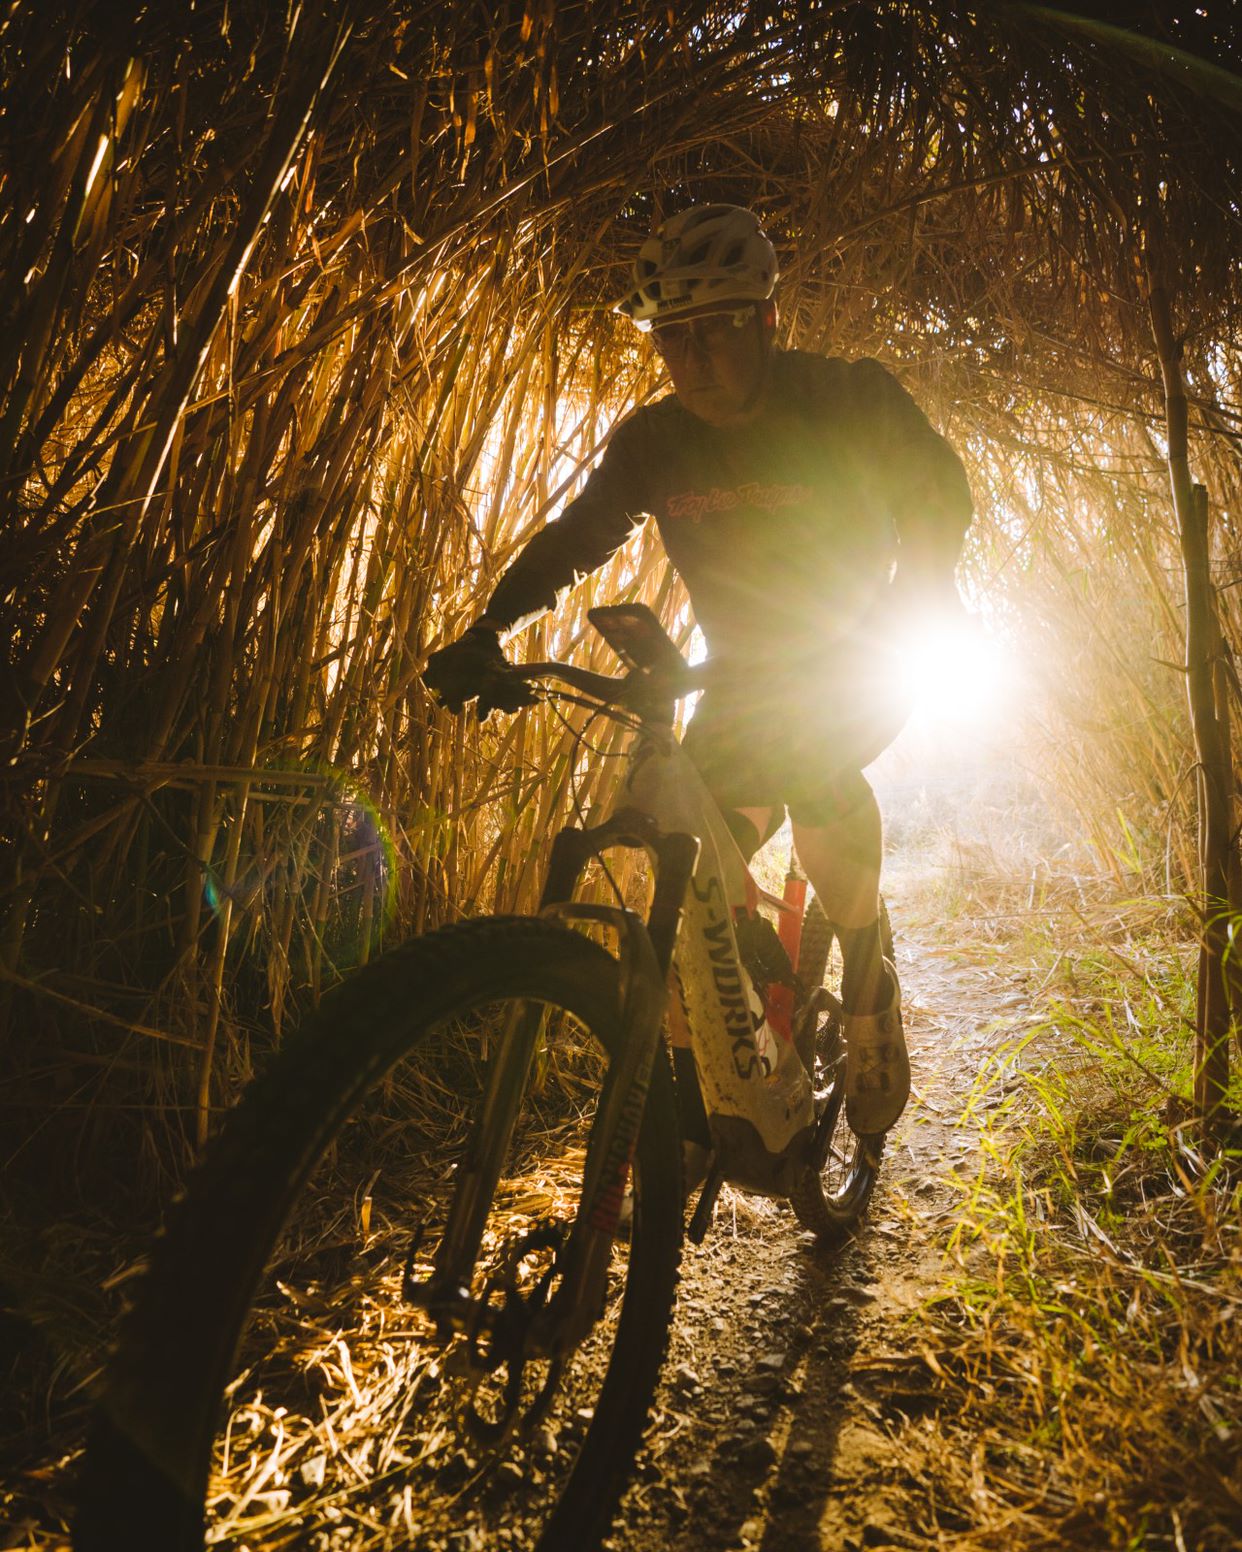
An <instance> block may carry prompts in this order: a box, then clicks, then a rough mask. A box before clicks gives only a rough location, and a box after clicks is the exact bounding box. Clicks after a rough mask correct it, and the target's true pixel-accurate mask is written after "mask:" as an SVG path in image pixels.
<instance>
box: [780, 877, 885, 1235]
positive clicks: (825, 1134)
mask: <svg viewBox="0 0 1242 1552" xmlns="http://www.w3.org/2000/svg"><path fill="white" fill-rule="evenodd" d="M834 937H835V933H834V931H833V928H832V923H831V922H830V921H829V920H828V918H827V916H826V915H825V914H824V909H823V907H822V906H821V905H820V903H819V901H818V900H817V899H812V901H811V903H810V905H809V906H808V907H807V914H806V922H805V924H804V926H803V933H802V947H801V951H800V953H799V955H798V974H799V979H800V980H801V981H802V984H803V987H804V988H805V991H806V1001H805V1003H804V1006H803V1007H802V1009H801V1011H800V1014H799V1018H798V1024H797V1027H796V1030H795V1038H796V1040H797V1045H798V1050H799V1052H800V1053H801V1055H802V1058H803V1061H804V1062H806V1063H807V1066H808V1068H809V1070H810V1072H811V1082H812V1087H813V1089H814V1093H815V1113H816V1138H817V1148H816V1156H815V1158H814V1160H813V1162H812V1164H811V1165H810V1166H809V1167H808V1168H807V1169H806V1170H805V1172H804V1173H803V1175H802V1176H801V1178H800V1179H799V1181H798V1182H797V1185H796V1187H795V1188H794V1190H793V1191H792V1192H791V1193H790V1199H789V1200H790V1206H791V1207H792V1208H793V1211H794V1216H795V1217H796V1218H797V1220H798V1222H799V1223H800V1224H802V1226H803V1228H806V1229H810V1230H811V1232H812V1233H814V1234H816V1235H818V1236H819V1238H820V1240H821V1241H822V1242H823V1243H825V1244H829V1245H831V1244H837V1243H840V1242H841V1241H842V1240H844V1239H847V1238H848V1237H849V1235H850V1234H851V1232H852V1231H853V1229H854V1228H855V1226H856V1225H857V1223H858V1221H859V1219H860V1218H861V1217H862V1215H863V1213H864V1212H865V1211H866V1210H867V1205H868V1203H869V1202H870V1201H871V1194H872V1192H873V1191H874V1190H875V1186H876V1180H877V1178H878V1176H879V1172H880V1157H881V1154H882V1152H883V1148H884V1139H883V1137H860V1136H859V1135H858V1133H856V1132H855V1131H854V1130H853V1129H852V1128H851V1126H850V1124H849V1120H848V1119H847V1117H846V1113H845V1043H844V1040H843V1038H842V1024H841V1004H840V1002H839V1000H838V995H837V994H838V993H839V990H840V956H839V954H835V955H834V953H833V939H834ZM880 938H881V948H882V950H883V953H884V956H885V958H886V959H888V960H889V961H890V962H891V960H892V957H893V932H892V926H891V924H890V922H889V917H888V908H887V907H886V906H885V905H884V903H883V902H882V901H881V903H880Z"/></svg>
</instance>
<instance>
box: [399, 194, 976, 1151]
mask: <svg viewBox="0 0 1242 1552" xmlns="http://www.w3.org/2000/svg"><path fill="white" fill-rule="evenodd" d="M776 280H777V261H776V253H775V250H774V248H773V246H772V244H771V243H770V241H769V240H768V238H767V236H766V235H765V233H764V232H763V230H762V228H761V226H760V224H759V221H758V219H757V217H756V216H755V215H754V214H753V213H752V212H751V211H749V210H745V209H742V208H741V207H739V206H736V205H725V204H707V205H696V206H692V207H690V208H689V209H686V210H683V211H681V212H680V213H679V214H677V215H674V216H672V217H670V218H669V219H668V220H667V221H665V222H664V223H663V224H662V225H660V226H659V227H658V228H657V229H656V231H655V232H654V233H653V234H652V235H651V236H650V237H649V238H648V239H647V240H646V241H645V242H644V243H643V245H642V247H641V249H640V250H639V253H638V257H637V259H636V261H635V264H634V269H633V288H632V290H631V292H630V294H629V295H628V296H626V297H625V298H624V299H623V300H622V301H621V302H620V303H619V304H618V307H617V310H618V311H620V312H622V313H624V314H625V315H627V316H628V317H629V318H630V319H631V320H633V322H634V323H636V324H637V325H638V327H639V328H640V329H642V330H645V331H649V333H648V337H649V339H650V340H651V343H652V345H653V346H654V348H655V350H656V352H657V354H658V355H659V356H660V358H661V360H662V361H663V363H664V366H665V368H666V369H667V371H668V375H669V378H670V380H671V383H672V392H671V393H670V394H668V395H667V396H665V397H664V398H661V399H659V400H657V401H656V402H655V403H653V404H651V405H648V406H644V407H641V408H639V409H637V410H635V411H634V412H633V413H632V414H630V415H629V416H628V417H627V418H626V419H625V420H623V421H622V422H621V423H620V424H619V425H618V426H617V427H616V429H615V430H614V431H613V433H612V436H611V438H610V440H609V443H608V446H607V449H606V451H605V453H604V456H603V458H602V460H601V462H600V463H599V465H598V466H597V468H596V469H595V470H594V471H593V473H592V474H591V475H590V477H589V479H588V480H587V483H586V485H585V487H584V488H583V490H582V492H581V493H580V494H579V495H578V496H577V497H576V498H575V499H574V500H572V501H571V502H570V503H569V504H568V505H567V506H566V507H565V509H564V511H563V512H562V513H561V515H560V517H559V519H557V520H556V521H553V522H550V523H548V524H547V526H546V527H545V528H543V530H542V531H541V532H539V533H538V534H536V535H535V537H534V538H533V539H532V540H531V541H530V542H529V543H528V544H527V545H526V547H525V548H524V549H523V550H522V552H521V553H520V554H519V555H518V557H517V558H516V559H515V560H514V562H513V563H512V565H511V566H510V567H509V568H508V570H507V571H506V572H505V574H504V575H503V576H502V577H501V579H500V581H499V583H498V584H497V586H496V588H495V591H494V592H493V593H492V596H491V598H490V600H489V601H488V603H487V606H486V608H485V609H484V611H483V614H482V615H481V616H480V618H479V619H478V620H477V621H476V622H475V624H474V625H473V626H471V627H470V629H469V630H468V631H467V632H466V633H465V634H464V635H463V636H462V637H461V638H460V639H459V640H457V641H455V642H453V643H451V644H450V645H449V646H446V647H444V648H442V649H441V650H440V651H438V652H435V653H433V654H432V655H431V657H430V659H429V660H428V663H427V667H426V671H425V674H424V680H425V682H426V684H427V685H428V687H429V688H430V689H432V690H433V691H434V692H435V693H436V694H437V695H438V696H439V698H440V699H441V700H442V702H443V703H444V704H445V705H446V706H448V707H449V708H450V709H452V710H454V711H459V710H461V708H462V706H463V705H464V704H465V703H466V702H467V701H469V700H470V699H472V698H473V697H475V696H477V697H478V702H479V704H478V712H479V716H480V717H484V716H486V715H488V714H489V713H490V712H491V711H492V710H497V709H498V710H503V711H515V710H517V709H518V708H519V707H520V706H522V705H524V704H526V703H527V702H528V701H529V700H530V699H531V692H530V691H529V689H528V688H527V687H526V686H525V685H524V684H522V683H520V682H516V683H515V682H513V681H512V680H509V681H507V682H506V681H504V680H503V678H502V677H501V675H502V674H503V672H504V669H505V667H506V662H505V658H504V654H503V651H502V648H501V644H500V638H501V636H502V634H504V633H506V632H510V631H512V630H514V629H516V628H517V627H518V626H520V625H524V624H526V623H528V622H529V621H530V620H531V619H534V618H535V617H537V616H538V615H540V614H542V613H543V612H544V611H546V610H547V609H550V608H552V607H553V606H554V605H555V603H556V601H557V598H558V596H559V595H560V594H561V593H562V591H563V590H564V589H566V588H568V587H570V586H572V585H573V583H574V582H575V581H576V580H578V579H579V578H580V577H581V576H583V575H585V574H587V573H589V572H591V571H593V570H594V569H595V568H596V567H598V566H600V565H602V564H603V563H604V562H605V561H606V560H607V559H608V558H609V557H610V556H611V555H612V554H613V553H614V552H615V551H616V549H617V548H618V547H619V546H620V545H621V544H622V543H624V541H625V540H626V539H627V538H628V537H629V535H630V534H631V533H632V532H633V530H634V528H635V527H636V526H637V525H638V524H640V523H641V522H643V521H644V519H645V518H646V517H647V516H648V515H651V516H654V517H655V519H656V522H657V523H658V525H659V530H660V536H661V538H662V540H663V542H664V547H665V550H666V551H667V553H668V556H669V559H670V560H671V562H672V564H673V565H674V566H675V567H676V569H677V570H678V572H679V573H680V575H681V577H682V580H683V581H684V583H685V585H686V588H687V590H688V592H689V595H690V599H691V602H692V604H693V606H694V610H695V616H696V619H697V621H698V624H699V626H700V628H701V629H702V631H703V634H704V637H705V639H706V642H707V647H708V653H709V658H710V661H711V662H712V664H713V665H714V668H715V672H714V674H713V677H712V678H711V679H710V680H709V683H708V687H707V689H706V690H705V691H704V693H703V696H702V698H701V700H700V703H699V706H698V708H697V710H696V712H695V714H694V717H693V718H692V720H691V722H690V725H689V727H688V729H687V731H686V736H685V739H684V744H683V747H684V748H685V750H686V752H687V753H688V754H689V755H690V756H691V758H692V759H693V760H694V763H695V764H696V766H697V768H698V769H699V771H700V773H701V774H702V776H703V777H704V780H705V781H706V783H707V786H708V788H709V790H710V791H711V793H712V796H713V797H714V798H715V800H716V801H717V803H718V804H719V805H720V807H721V809H722V810H723V811H724V812H725V814H726V816H727V817H728V818H729V821H730V826H731V828H732V829H733V831H734V834H735V835H736V836H737V838H738V840H739V843H740V844H741V847H742V850H743V852H744V853H745V854H746V855H747V856H748V857H749V856H751V855H753V853H754V852H755V851H756V850H757V849H758V847H759V846H760V845H761V844H762V842H763V840H764V839H766V838H767V836H769V835H770V834H772V833H773V832H774V831H775V829H776V828H777V827H778V826H779V825H780V824H781V823H782V822H783V819H784V814H785V811H786V810H788V812H789V815H790V819H791V821H792V824H793V836H794V845H795V848H796V850H797V853H798V857H799V860H800V861H801V864H802V867H803V868H804V870H805V872H806V874H807V877H808V878H809V879H810V881H811V884H812V886H813V887H814V889H815V892H816V894H817V895H818V896H819V897H820V900H821V902H822V903H823V905H824V908H825V911H826V913H827V915H828V917H829V919H830V920H831V921H832V923H833V925H834V927H835V929H836V932H837V935H838V939H839V942H840V944H841V949H842V956H843V962H844V966H843V984H842V1002H843V1004H844V1008H845V1015H846V1028H845V1034H846V1052H847V1057H846V1061H847V1071H846V1112H847V1117H848V1119H849V1122H850V1125H851V1126H852V1128H853V1129H854V1131H855V1132H857V1133H860V1134H863V1135H871V1134H877V1133H881V1132H884V1131H886V1130H887V1129H888V1128H889V1127H890V1126H891V1125H892V1124H893V1123H894V1122H895V1121H896V1120H897V1118H898V1116H899V1115H900V1114H901V1112H902V1110H903V1108H904V1106H905V1104H906V1101H907V1099H908V1097H909V1092H910V1066H909V1059H908V1056H907V1053H906V1046H905V1038H904V1034H903V1031H902V1021H901V1007H900V999H899V995H898V992H897V983H896V978H895V976H894V974H893V971H892V967H891V965H889V964H888V962H887V961H886V960H885V959H884V957H883V953H882V949H881V929H880V920H879V879H880V862H881V847H882V843H881V821H880V814H879V808H878V806H877V804H876V800H875V796H874V794H873V792H872V790H871V787H870V786H869V784H868V783H867V781H866V779H865V777H864V776H863V774H862V770H863V767H864V766H866V765H867V764H869V763H870V761H872V760H873V759H874V758H875V757H876V756H877V755H878V754H879V753H880V752H881V751H882V750H883V749H884V748H886V747H887V746H888V744H889V743H891V742H892V740H893V738H894V737H896V735H897V733H898V732H899V731H900V729H901V727H902V725H903V724H904V722H905V720H906V716H907V714H908V710H909V707H908V705H907V704H905V703H904V702H903V699H902V696H901V694H900V692H899V691H898V689H897V688H896V685H895V682H894V681H895V676H894V675H893V673H892V663H891V653H892V640H893V635H894V630H895V627H896V626H897V624H898V623H899V622H901V621H904V620H907V619H908V618H909V616H910V615H911V613H912V612H913V611H928V612H929V611H931V610H933V609H943V608H946V607H947V608H955V607H957V595H956V589H955V584H954V580H953V573H954V567H955V564H956V562H957V558H958V555H959V553H960V550H961V545H962V540H963V537H964V535H965V532H966V529H967V526H968V525H969V522H970V515H971V498H970V492H969V489H968V486H967V483H966V476H965V473H964V471H963V469H962V465H961V463H960V462H959V460H958V458H957V456H956V454H955V453H954V452H953V451H952V450H951V449H950V447H949V445H948V444H947V442H945V441H944V439H943V438H942V437H940V436H939V435H938V434H937V433H936V432H935V431H933V430H932V427H931V426H930V424H929V423H928V421H927V420H926V419H925V417H924V416H923V414H922V412H921V411H920V410H919V409H918V408H917V407H916V405H915V404H914V402H913V400H912V399H911V398H910V397H909V395H908V394H907V393H906V392H905V390H904V389H902V388H901V387H900V386H899V385H898V383H897V382H896V380H895V379H894V378H893V377H891V376H890V375H889V373H888V372H887V371H885V370H884V368H883V367H881V366H880V365H879V364H878V363H877V362H875V361H872V360H867V359H863V360H857V361H852V362H848V361H845V360H843V359H841V358H839V357H832V356H828V357H826V356H821V355H813V354H808V353H806V352H802V351H797V350H786V349H783V348H781V347H780V346H778V345H777V343H776V304H775V302H774V301H773V293H774V290H775V286H776Z"/></svg>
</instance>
